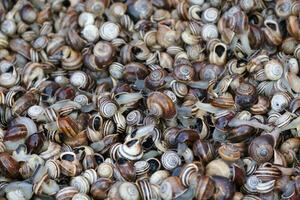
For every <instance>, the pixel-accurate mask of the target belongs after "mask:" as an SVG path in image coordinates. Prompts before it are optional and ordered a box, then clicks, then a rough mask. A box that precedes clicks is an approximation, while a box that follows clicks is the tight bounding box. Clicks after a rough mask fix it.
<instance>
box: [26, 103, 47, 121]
mask: <svg viewBox="0 0 300 200" xmlns="http://www.w3.org/2000/svg"><path fill="white" fill-rule="evenodd" d="M44 113H45V109H44V108H43V107H42V106H39V105H34V106H31V107H30V108H28V110H27V114H28V116H29V117H30V118H31V119H33V120H35V119H38V118H39V117H41V116H42V115H43V114H44Z"/></svg>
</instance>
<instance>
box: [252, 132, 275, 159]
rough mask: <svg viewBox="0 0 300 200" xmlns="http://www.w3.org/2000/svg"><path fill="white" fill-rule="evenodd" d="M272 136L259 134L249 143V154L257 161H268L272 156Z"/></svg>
mask: <svg viewBox="0 0 300 200" xmlns="http://www.w3.org/2000/svg"><path fill="white" fill-rule="evenodd" d="M273 147H274V137H273V136H272V135H270V134H267V135H261V136H259V137H256V138H254V139H253V140H252V142H251V143H250V145H249V149H248V152H249V155H250V156H251V158H253V159H254V160H255V161H257V162H258V163H264V162H268V161H269V160H270V159H271V158H272V157H273Z"/></svg>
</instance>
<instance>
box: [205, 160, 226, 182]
mask: <svg viewBox="0 0 300 200" xmlns="http://www.w3.org/2000/svg"><path fill="white" fill-rule="evenodd" d="M205 175H207V176H223V177H226V178H230V177H231V172H230V167H229V165H228V164H227V163H225V162H224V161H223V160H221V159H216V160H213V161H211V162H209V163H208V164H207V165H206V170H205Z"/></svg>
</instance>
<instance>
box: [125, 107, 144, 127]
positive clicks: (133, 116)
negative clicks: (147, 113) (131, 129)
mask: <svg viewBox="0 0 300 200" xmlns="http://www.w3.org/2000/svg"><path fill="white" fill-rule="evenodd" d="M142 121H143V116H142V113H141V112H140V111H139V110H133V111H131V112H130V113H128V114H127V116H126V122H127V124H128V125H129V126H132V125H137V124H139V123H140V122H142Z"/></svg>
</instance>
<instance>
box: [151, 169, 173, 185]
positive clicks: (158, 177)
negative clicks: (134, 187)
mask: <svg viewBox="0 0 300 200" xmlns="http://www.w3.org/2000/svg"><path fill="white" fill-rule="evenodd" d="M169 176H170V173H169V172H168V171H167V170H158V171H156V172H154V173H153V174H152V175H151V177H150V179H149V181H150V183H151V184H154V185H160V184H161V183H162V182H163V180H165V179H166V178H167V177H169Z"/></svg>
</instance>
